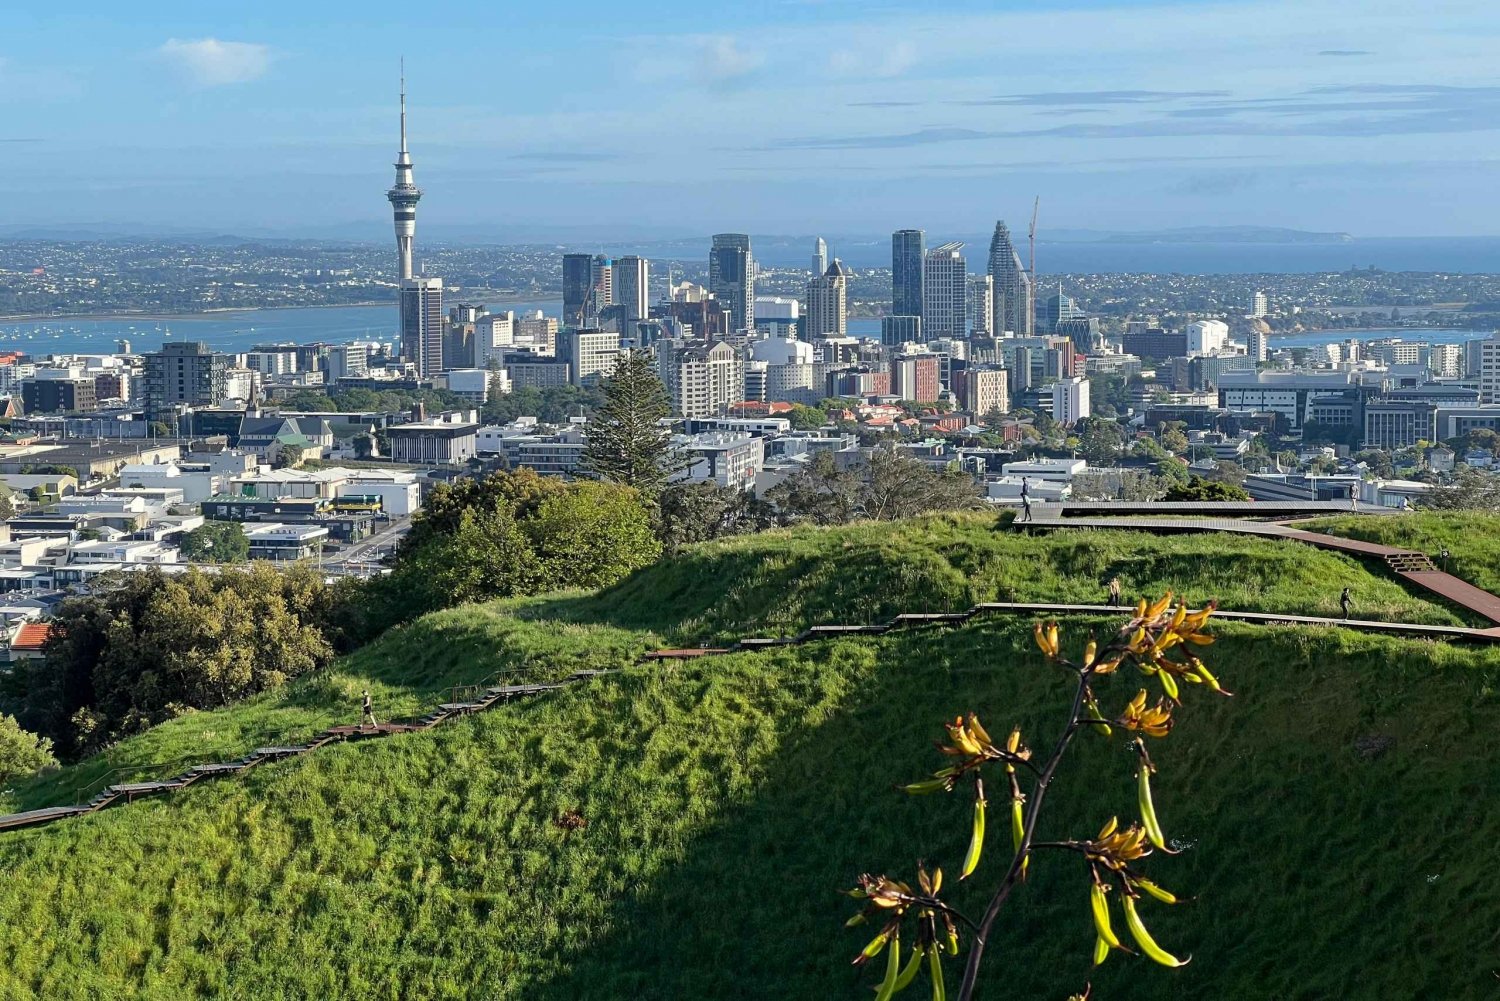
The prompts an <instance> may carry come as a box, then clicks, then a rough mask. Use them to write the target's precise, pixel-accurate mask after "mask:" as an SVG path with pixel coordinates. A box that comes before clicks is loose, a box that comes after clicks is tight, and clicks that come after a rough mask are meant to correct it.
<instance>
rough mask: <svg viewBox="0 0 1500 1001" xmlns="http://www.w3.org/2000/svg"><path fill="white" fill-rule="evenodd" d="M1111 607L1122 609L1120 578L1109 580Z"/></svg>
mask: <svg viewBox="0 0 1500 1001" xmlns="http://www.w3.org/2000/svg"><path fill="white" fill-rule="evenodd" d="M1109 605H1110V606H1111V607H1112V608H1119V607H1120V578H1118V577H1111V578H1110V579H1109Z"/></svg>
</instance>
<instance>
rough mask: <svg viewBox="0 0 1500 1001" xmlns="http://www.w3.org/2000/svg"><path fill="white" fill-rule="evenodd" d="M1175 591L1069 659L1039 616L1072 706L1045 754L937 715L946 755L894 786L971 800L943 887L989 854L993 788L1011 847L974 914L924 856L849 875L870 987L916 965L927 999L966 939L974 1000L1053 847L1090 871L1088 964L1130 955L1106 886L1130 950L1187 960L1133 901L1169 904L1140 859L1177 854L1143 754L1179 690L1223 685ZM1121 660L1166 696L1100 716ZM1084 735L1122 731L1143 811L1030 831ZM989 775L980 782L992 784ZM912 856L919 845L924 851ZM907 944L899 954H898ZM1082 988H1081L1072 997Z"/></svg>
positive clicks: (1197, 621)
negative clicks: (876, 974)
mask: <svg viewBox="0 0 1500 1001" xmlns="http://www.w3.org/2000/svg"><path fill="white" fill-rule="evenodd" d="M1171 600H1172V596H1171V595H1170V594H1168V595H1167V596H1166V597H1164V598H1162V599H1161V600H1159V601H1157V602H1155V603H1153V604H1152V605H1150V606H1149V607H1144V603H1143V607H1141V608H1140V609H1139V610H1138V612H1137V614H1136V615H1135V616H1134V617H1133V618H1131V619H1130V620H1129V621H1127V622H1126V623H1124V624H1123V625H1122V626H1121V627H1120V629H1119V631H1118V632H1116V633H1115V635H1114V636H1113V637H1112V638H1110V639H1107V640H1106V641H1105V642H1104V643H1103V644H1096V643H1095V642H1094V640H1093V639H1092V638H1090V640H1089V641H1088V644H1087V646H1086V648H1085V650H1084V651H1083V656H1082V657H1080V658H1077V659H1071V658H1068V657H1066V656H1064V654H1063V652H1062V647H1061V642H1060V637H1059V635H1058V629H1057V624H1056V623H1048V624H1047V625H1043V624H1041V623H1037V625H1036V641H1037V645H1038V646H1040V647H1041V649H1042V652H1043V654H1044V655H1045V657H1046V658H1047V660H1048V661H1049V662H1050V663H1052V664H1053V665H1055V666H1057V667H1059V668H1061V669H1062V670H1061V671H1060V672H1059V675H1058V676H1059V677H1064V678H1067V679H1068V684H1069V687H1071V689H1072V694H1071V698H1070V699H1069V705H1068V707H1067V709H1066V710H1065V711H1064V712H1062V713H1061V714H1060V715H1061V719H1060V721H1059V724H1058V727H1057V734H1056V736H1055V737H1054V738H1051V739H1049V740H1047V741H1045V742H1044V743H1038V742H1037V741H1036V740H1035V739H1033V740H1032V743H1037V745H1038V747H1048V746H1050V751H1047V752H1043V753H1044V754H1045V756H1043V755H1042V754H1035V753H1034V752H1033V750H1032V748H1031V747H1030V746H1028V744H1027V743H1026V742H1025V740H1026V734H1024V733H1023V732H1022V730H1021V727H1020V726H1016V727H1014V728H1013V729H1012V730H1011V731H1010V733H1009V735H1007V736H1006V737H1003V738H1001V739H998V740H997V739H995V738H994V737H992V736H991V735H990V734H989V733H988V732H987V731H986V730H985V728H984V727H983V726H982V725H981V724H980V722H979V717H978V716H977V715H976V714H974V713H972V712H971V713H969V714H968V715H967V716H966V717H965V716H960V717H958V718H957V719H955V720H953V721H952V722H947V721H945V722H944V724H943V727H944V729H945V730H946V731H947V743H946V744H939V745H938V746H939V749H940V750H941V751H942V753H943V754H944V756H945V757H944V758H943V761H944V767H942V768H940V769H939V770H937V771H936V772H934V773H933V774H932V775H931V777H929V778H925V779H921V780H918V781H916V782H912V783H910V784H908V785H905V786H899V787H898V789H899V790H900V791H902V792H905V793H907V794H908V795H923V794H938V793H952V792H954V791H956V790H958V789H960V788H962V789H964V790H966V794H965V796H964V798H965V799H967V798H968V796H969V795H970V794H971V795H972V797H973V807H972V808H971V809H968V810H966V811H965V812H966V813H968V814H969V816H970V817H971V818H972V819H971V820H970V834H969V847H968V850H967V851H966V853H965V855H964V858H963V863H962V866H961V867H958V868H957V873H958V879H950V880H948V881H947V884H946V885H947V886H949V887H952V886H953V885H954V884H956V883H958V881H959V880H960V879H968V878H970V877H972V876H973V875H974V874H975V873H976V872H977V871H978V868H979V865H980V863H981V862H982V861H983V858H984V855H985V850H984V849H985V827H986V815H987V813H988V812H989V811H988V807H989V801H990V797H991V796H993V797H994V798H996V799H1000V800H1002V801H1003V802H1005V803H1006V804H1007V806H1008V814H1009V817H1008V819H1009V825H1008V826H1009V827H1010V834H1011V838H1010V844H1011V846H1012V849H1013V850H1012V851H1011V852H1010V853H1009V856H1008V858H1007V856H1006V855H1005V854H1003V853H1002V855H1001V861H1002V865H1003V866H1004V869H1003V872H1004V875H1003V876H1001V877H1000V880H999V882H998V884H995V885H994V888H993V890H992V891H991V894H990V897H989V902H988V904H986V906H985V908H984V911H983V913H982V914H976V915H973V916H970V915H966V914H964V913H963V912H961V911H959V910H958V909H957V908H956V907H955V906H954V905H953V904H951V903H949V902H948V901H947V900H945V899H944V898H943V895H942V894H943V886H944V881H943V879H942V873H941V870H937V871H934V872H933V873H929V872H928V871H927V868H926V863H923V862H918V863H917V865H916V876H915V878H914V879H906V880H901V879H895V878H892V877H890V876H887V875H878V876H874V875H869V874H865V875H862V876H860V877H859V879H858V881H857V885H856V886H855V887H854V888H853V889H852V890H850V891H848V893H849V896H851V897H853V898H854V899H856V900H858V901H861V902H862V908H861V910H860V912H859V913H858V914H857V915H856V917H855V918H853V919H851V920H850V921H848V922H847V924H849V925H862V924H871V925H872V926H873V927H874V928H875V937H874V938H873V939H872V940H870V942H869V944H868V945H866V946H865V947H864V949H863V950H862V951H861V952H860V953H859V955H858V956H856V957H855V960H854V962H855V964H856V965H861V964H864V963H867V962H869V961H870V960H872V959H875V958H876V957H878V956H879V955H880V954H881V953H882V952H885V953H886V959H885V961H884V963H883V964H882V965H883V966H884V974H885V975H884V978H883V979H882V981H881V984H880V987H879V988H878V991H877V997H879V998H881V999H889V998H891V997H892V996H893V995H894V994H895V993H896V992H897V991H898V990H901V989H904V988H905V987H907V986H909V985H910V984H911V983H912V982H913V981H914V980H915V979H916V977H917V975H918V974H919V973H921V972H923V967H924V966H925V972H926V974H927V976H928V978H929V979H930V980H931V981H932V984H933V987H932V994H933V997H936V998H942V997H945V996H946V987H945V986H944V980H945V974H944V972H943V956H944V955H945V954H952V955H956V954H957V953H958V949H959V944H960V937H961V936H964V937H968V938H969V939H970V941H969V948H968V955H967V956H966V957H965V959H964V964H963V978H962V981H961V983H960V986H959V989H958V993H957V995H956V997H957V998H958V1001H970V999H972V998H973V996H974V991H975V988H976V985H977V983H978V976H979V970H980V966H981V965H982V963H983V961H984V954H985V949H986V945H987V943H988V941H989V940H990V936H991V932H992V929H993V927H994V925H995V922H996V921H997V920H998V919H999V917H1000V914H1001V912H1002V911H1003V910H1004V908H1005V905H1006V904H1007V903H1008V902H1009V901H1010V899H1011V897H1012V896H1013V895H1014V894H1015V893H1016V891H1018V890H1020V889H1021V888H1022V887H1023V886H1025V887H1032V886H1035V885H1037V884H1036V883H1027V882H1025V880H1026V878H1027V875H1028V873H1029V871H1030V870H1031V868H1032V863H1033V862H1035V863H1037V864H1038V865H1040V864H1041V863H1042V862H1043V861H1044V859H1046V858H1048V857H1049V856H1051V853H1053V852H1056V853H1059V855H1058V856H1055V857H1062V858H1068V859H1072V860H1075V861H1076V863H1077V864H1078V865H1079V876H1080V877H1086V879H1082V878H1081V879H1080V880H1079V883H1080V885H1081V886H1086V887H1087V892H1088V894H1089V905H1090V909H1091V911H1092V913H1093V918H1094V928H1095V933H1096V940H1095V947H1094V953H1093V961H1094V965H1096V966H1097V965H1099V964H1100V963H1103V962H1105V961H1106V960H1107V959H1108V957H1109V956H1110V954H1111V953H1112V952H1113V951H1115V950H1120V951H1124V952H1132V951H1133V950H1130V949H1127V948H1126V947H1125V946H1124V944H1123V943H1122V942H1121V941H1120V938H1119V937H1118V936H1117V935H1116V934H1115V931H1114V927H1113V921H1114V918H1113V915H1112V912H1113V911H1115V908H1114V907H1113V906H1112V905H1111V902H1110V897H1109V896H1108V894H1109V893H1111V892H1112V893H1113V895H1114V899H1117V900H1118V901H1119V905H1118V909H1119V911H1121V912H1123V916H1124V919H1125V924H1126V927H1127V928H1128V929H1129V934H1130V938H1131V939H1133V940H1134V943H1135V945H1136V947H1137V949H1138V950H1139V952H1140V953H1142V954H1144V956H1145V957H1146V958H1148V959H1150V960H1151V961H1153V962H1156V963H1159V964H1161V965H1162V966H1167V967H1179V966H1182V965H1184V964H1185V963H1186V960H1181V959H1178V958H1177V957H1176V956H1174V955H1172V954H1171V953H1169V952H1167V951H1166V950H1165V949H1163V948H1162V947H1161V946H1160V945H1159V944H1158V943H1157V942H1156V940H1155V939H1154V938H1153V937H1152V936H1151V933H1150V932H1149V931H1148V930H1147V929H1146V926H1145V924H1144V923H1143V921H1142V919H1141V914H1140V911H1141V910H1142V909H1143V908H1142V907H1141V902H1143V901H1144V900H1145V899H1146V898H1147V897H1150V898H1153V899H1154V900H1156V901H1160V902H1161V903H1165V904H1175V903H1177V902H1178V898H1177V897H1176V896H1175V895H1174V894H1172V893H1171V892H1170V891H1168V890H1165V889H1163V888H1162V887H1161V886H1160V885H1158V884H1157V882H1155V881H1154V879H1152V878H1150V877H1151V876H1154V873H1148V872H1147V871H1145V867H1144V866H1143V865H1142V860H1143V859H1145V858H1146V857H1148V856H1150V855H1151V854H1153V852H1154V851H1160V852H1163V853H1165V854H1168V855H1172V854H1176V851H1175V850H1174V849H1172V848H1171V847H1170V846H1169V841H1168V838H1167V836H1166V833H1165V831H1164V830H1163V826H1162V822H1161V818H1160V817H1159V816H1158V814H1157V812H1156V808H1155V806H1154V804H1153V802H1152V795H1151V784H1152V775H1153V774H1154V773H1156V772H1157V770H1158V768H1157V764H1156V762H1155V761H1154V760H1153V756H1152V755H1151V754H1150V753H1148V752H1147V750H1146V739H1147V738H1150V739H1152V740H1153V741H1155V740H1161V739H1163V738H1166V737H1167V736H1168V735H1169V734H1170V733H1171V730H1172V728H1173V724H1174V723H1175V722H1176V719H1177V717H1178V716H1179V715H1180V714H1181V712H1182V706H1183V701H1182V693H1183V691H1184V690H1189V691H1190V690H1192V689H1194V688H1207V689H1210V690H1212V691H1214V692H1216V693H1218V694H1221V695H1228V694H1229V693H1228V692H1226V691H1224V689H1223V688H1222V687H1221V686H1220V684H1219V682H1218V680H1217V679H1216V678H1215V677H1214V675H1213V674H1211V673H1210V672H1209V670H1208V668H1207V667H1206V666H1204V664H1203V663H1202V661H1200V660H1199V659H1198V658H1197V657H1196V656H1194V655H1193V654H1192V653H1191V652H1189V651H1190V650H1191V649H1192V646H1197V645H1200V644H1206V643H1208V642H1210V641H1211V638H1210V637H1208V636H1207V635H1205V634H1204V632H1203V630H1204V627H1205V625H1206V623H1207V621H1208V619H1209V616H1210V615H1211V614H1212V613H1213V606H1212V605H1209V606H1208V607H1206V608H1204V609H1202V610H1200V611H1197V612H1190V611H1189V610H1188V609H1187V608H1186V607H1185V606H1184V607H1180V608H1177V609H1173V608H1172V607H1171ZM1173 649H1176V650H1177V651H1178V657H1180V658H1181V659H1177V658H1174V657H1170V656H1168V652H1169V651H1171V650H1173ZM1125 666H1134V667H1136V668H1137V669H1139V670H1140V671H1142V672H1143V673H1145V674H1147V675H1148V676H1154V677H1155V678H1156V679H1157V681H1158V683H1159V684H1160V685H1161V688H1162V692H1163V693H1164V697H1162V698H1158V699H1157V700H1156V703H1155V704H1154V705H1148V704H1147V696H1146V691H1145V690H1144V689H1142V690H1141V691H1140V693H1139V694H1138V695H1136V696H1135V698H1133V699H1131V700H1130V701H1129V702H1125V703H1124V704H1123V706H1122V708H1121V709H1120V710H1119V711H1118V712H1117V713H1116V714H1115V715H1113V716H1106V715H1105V714H1104V711H1103V710H1102V709H1101V708H1100V696H1101V693H1102V690H1103V686H1104V685H1105V684H1107V683H1108V678H1109V676H1110V675H1112V674H1114V673H1116V672H1117V671H1119V669H1120V668H1122V667H1125ZM1189 682H1190V683H1191V684H1189ZM1127 684H1128V685H1129V687H1130V688H1134V687H1135V684H1134V681H1133V680H1131V681H1129V682H1127ZM1115 704H1117V705H1118V704H1120V702H1119V701H1117V702H1116V703H1115ZM1091 721H1092V722H1091ZM996 732H997V733H998V732H1000V731H996ZM1084 732H1088V733H1090V734H1092V735H1096V736H1098V737H1100V738H1101V739H1105V740H1108V739H1111V738H1113V737H1114V735H1115V734H1116V733H1119V734H1120V735H1121V736H1122V737H1123V738H1124V740H1125V744H1126V748H1125V749H1126V750H1127V752H1128V753H1129V754H1130V755H1131V757H1133V758H1134V759H1135V760H1134V771H1135V779H1134V785H1135V787H1136V806H1137V809H1138V810H1139V812H1140V819H1139V820H1138V821H1130V822H1128V823H1127V824H1126V825H1124V826H1121V825H1120V824H1119V822H1118V819H1117V818H1116V817H1112V816H1109V813H1110V810H1109V809H1108V808H1106V807H1105V805H1104V803H1103V802H1101V803H1100V804H1099V806H1098V809H1099V810H1100V817H1099V818H1098V819H1100V820H1102V821H1103V825H1102V827H1101V828H1100V829H1099V832H1098V833H1097V834H1093V835H1092V836H1090V835H1087V834H1082V835H1074V836H1073V837H1070V838H1062V839H1059V840H1049V841H1042V840H1039V839H1038V838H1037V833H1038V825H1039V819H1040V817H1041V812H1042V809H1043V807H1044V806H1045V803H1046V797H1047V793H1048V792H1049V791H1050V789H1051V787H1052V784H1053V782H1054V781H1055V780H1056V779H1057V778H1058V776H1059V774H1060V773H1059V771H1058V769H1059V766H1060V765H1061V764H1062V762H1063V759H1064V758H1065V757H1066V755H1067V753H1068V751H1069V749H1070V748H1071V747H1072V744H1073V741H1074V740H1075V739H1076V738H1077V737H1078V735H1079V734H1081V733H1084ZM1063 774H1068V775H1071V776H1079V775H1082V776H1083V781H1084V782H1086V783H1097V782H1098V781H1099V776H1098V774H1097V773H1096V772H1094V771H1089V772H1079V771H1078V770H1077V769H1076V768H1075V769H1072V770H1071V771H1069V772H1067V773H1063ZM986 782H988V783H989V790H990V791H989V792H988V793H987V791H986ZM1089 788H1090V789H1093V788H1094V786H1093V785H1090V786H1089ZM1101 798H1102V797H1101ZM1106 818H1107V819H1106ZM1089 830H1092V827H1090V828H1089ZM991 840H993V839H991ZM993 850H994V849H991V851H992V852H993ZM917 854H920V855H928V853H927V852H925V851H919V852H918V853H917ZM928 857H930V855H928ZM950 871H952V870H950ZM970 885H972V884H970ZM1043 885H1049V884H1043ZM1080 896H1081V894H1080ZM960 929H962V930H960ZM971 933H972V934H971ZM903 939H904V942H905V944H903ZM907 945H909V947H910V948H909V952H906V953H905V954H903V950H904V949H906V946H907ZM1087 995H1088V991H1087V990H1085V991H1083V993H1082V994H1081V995H1074V997H1075V998H1078V997H1087Z"/></svg>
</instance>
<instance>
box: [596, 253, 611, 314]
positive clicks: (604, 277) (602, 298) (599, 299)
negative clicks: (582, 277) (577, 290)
mask: <svg viewBox="0 0 1500 1001" xmlns="http://www.w3.org/2000/svg"><path fill="white" fill-rule="evenodd" d="M593 277H594V308H595V309H596V310H598V311H599V312H601V313H602V312H603V311H604V308H605V307H606V306H613V305H614V304H615V262H614V261H612V260H610V259H609V258H608V257H605V256H604V255H603V254H595V255H594V267H593Z"/></svg>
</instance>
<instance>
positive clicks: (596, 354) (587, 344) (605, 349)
mask: <svg viewBox="0 0 1500 1001" xmlns="http://www.w3.org/2000/svg"><path fill="white" fill-rule="evenodd" d="M557 357H559V358H561V359H562V360H563V361H565V362H567V363H568V366H569V376H570V378H571V379H572V382H573V385H575V386H592V385H595V384H597V383H598V382H599V381H600V380H601V379H604V378H607V377H608V376H609V375H611V374H612V373H613V372H614V370H615V364H616V362H618V361H619V358H620V335H619V333H618V332H616V331H612V330H589V329H584V330H564V331H562V332H561V333H559V334H558V335H557Z"/></svg>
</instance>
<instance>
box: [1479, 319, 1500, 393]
mask: <svg viewBox="0 0 1500 1001" xmlns="http://www.w3.org/2000/svg"><path fill="white" fill-rule="evenodd" d="M1479 402H1480V403H1500V334H1493V335H1491V336H1490V337H1489V339H1488V340H1483V341H1480V342H1479Z"/></svg>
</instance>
